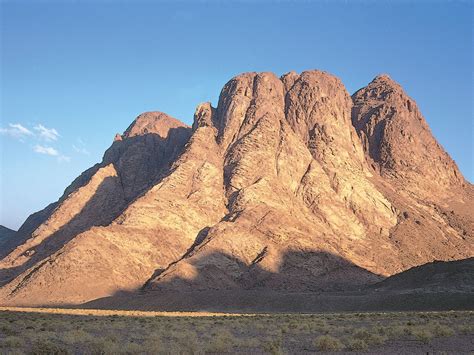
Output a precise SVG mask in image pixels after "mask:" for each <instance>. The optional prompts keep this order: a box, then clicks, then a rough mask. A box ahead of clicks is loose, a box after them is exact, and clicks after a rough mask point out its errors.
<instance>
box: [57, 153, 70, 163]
mask: <svg viewBox="0 0 474 355" xmlns="http://www.w3.org/2000/svg"><path fill="white" fill-rule="evenodd" d="M70 161H71V157H68V156H65V155H62V154H61V155H60V156H58V162H60V163H62V162H66V163H69V162H70Z"/></svg>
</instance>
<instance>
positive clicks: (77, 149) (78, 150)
mask: <svg viewBox="0 0 474 355" xmlns="http://www.w3.org/2000/svg"><path fill="white" fill-rule="evenodd" d="M72 149H74V150H75V151H76V152H78V153H81V154H85V155H89V154H90V152H89V151H88V150H87V149H86V148H84V147H78V146H76V145H74V144H73V145H72Z"/></svg>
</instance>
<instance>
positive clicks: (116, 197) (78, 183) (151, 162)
mask: <svg viewBox="0 0 474 355" xmlns="http://www.w3.org/2000/svg"><path fill="white" fill-rule="evenodd" d="M189 134H190V129H189V128H187V127H186V126H185V125H183V124H182V123H180V122H179V121H177V120H175V119H173V118H171V117H169V116H167V115H165V114H162V113H159V112H152V113H145V114H143V115H140V116H139V117H137V119H136V120H135V121H134V122H133V123H132V124H131V126H130V127H129V128H128V129H127V131H126V132H125V133H124V135H123V137H122V136H119V137H120V138H119V139H117V138H116V140H115V141H114V143H113V144H112V146H111V147H110V148H109V149H108V150H107V151H106V152H105V154H104V158H103V160H102V162H101V163H100V164H96V165H95V166H93V167H92V168H90V169H88V170H86V171H85V172H84V173H82V174H81V175H80V176H79V177H78V178H77V179H76V180H74V182H73V183H72V184H71V185H70V186H69V187H68V188H67V189H66V190H65V192H64V194H63V196H62V197H61V198H60V199H59V201H58V202H56V203H54V204H51V205H49V206H48V207H46V208H45V209H44V210H43V211H41V212H38V213H36V214H34V215H33V216H32V217H30V218H28V219H27V220H26V221H25V223H24V224H23V226H22V227H21V228H20V229H19V231H18V233H17V235H18V236H17V238H16V239H18V244H17V246H16V248H15V249H14V250H12V251H11V252H10V253H9V255H8V256H7V257H5V258H4V259H3V260H2V261H1V262H0V270H1V272H0V277H1V278H0V280H2V282H3V283H5V282H8V281H9V280H11V279H12V278H14V277H16V276H17V275H19V274H20V273H21V272H23V271H25V270H27V269H28V268H30V267H32V266H33V265H35V264H36V263H38V262H43V259H44V258H47V257H49V256H50V255H51V254H53V253H54V252H56V251H57V250H59V249H61V248H62V247H63V246H64V245H65V244H66V243H68V242H69V241H70V240H71V239H73V238H74V237H75V236H77V235H78V234H80V233H81V232H84V231H87V230H89V229H90V228H92V227H93V226H101V225H107V224H109V223H110V222H111V221H112V220H113V219H115V218H116V217H117V216H118V215H119V214H120V213H121V212H123V210H124V208H125V207H126V206H127V204H128V203H129V202H131V201H132V200H133V199H134V198H135V197H136V196H138V195H139V194H141V193H142V192H143V191H145V190H146V189H147V188H148V187H149V186H151V185H152V184H153V183H154V181H155V180H156V179H158V178H159V177H160V174H163V175H164V174H166V172H167V171H168V170H169V168H170V164H171V162H172V161H173V160H174V159H175V158H176V156H177V155H178V154H179V152H180V150H182V148H183V146H184V144H185V143H186V141H187V140H188V138H189ZM137 172H139V173H137ZM14 247H15V246H14Z"/></svg>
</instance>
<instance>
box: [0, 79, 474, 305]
mask: <svg viewBox="0 0 474 355" xmlns="http://www.w3.org/2000/svg"><path fill="white" fill-rule="evenodd" d="M374 83H375V84H374ZM397 85H398V84H396V83H394V82H393V81H391V80H390V81H388V79H383V80H381V79H380V78H378V79H375V80H374V81H373V82H372V83H371V84H369V86H368V87H367V88H365V89H362V90H361V91H359V92H358V93H357V94H355V95H354V97H353V98H351V97H350V96H349V94H348V93H347V91H346V90H345V88H344V86H343V84H342V83H341V81H340V80H339V79H337V78H335V77H334V76H332V75H330V74H328V73H325V72H321V71H307V72H303V73H301V74H300V75H298V74H296V73H288V74H286V75H284V76H283V77H282V78H278V77H276V76H275V75H274V74H272V73H244V74H241V75H238V76H237V77H235V78H233V79H232V80H230V81H229V82H228V83H227V84H226V85H225V86H224V88H223V89H222V92H221V94H220V97H219V103H218V106H217V108H213V107H212V106H211V105H210V104H209V103H205V104H201V105H199V106H198V108H197V110H196V113H195V117H194V123H193V127H192V133H191V130H190V129H189V128H187V127H185V126H184V125H183V124H181V123H179V122H178V121H176V120H174V119H171V118H169V117H168V116H166V115H164V114H161V113H146V114H143V115H141V116H139V117H138V118H137V120H136V121H135V122H134V123H133V124H132V125H131V126H130V127H129V128H128V129H127V130H126V132H125V133H124V135H122V136H117V137H116V140H115V142H114V143H113V145H112V147H111V148H109V150H108V151H107V152H106V153H105V155H104V159H103V162H102V163H101V164H98V165H97V166H95V167H93V168H91V169H90V170H88V171H86V172H85V173H84V174H83V175H82V176H81V177H79V178H78V179H77V180H76V181H75V182H74V183H73V184H72V186H71V187H70V188H68V189H67V190H66V192H65V196H64V197H63V198H61V199H60V200H59V201H58V202H57V203H56V204H54V205H52V206H51V207H48V209H47V211H46V212H43V213H42V214H39V215H37V216H34V217H32V218H31V219H30V221H29V222H28V223H29V225H27V226H25V227H24V228H23V230H27V231H30V230H33V232H32V237H31V238H29V239H28V240H27V241H26V242H25V243H23V244H22V245H19V246H18V247H17V248H16V249H15V250H14V251H13V252H11V253H10V254H9V255H8V256H7V257H6V258H4V259H3V260H2V261H1V263H0V268H1V269H2V270H3V278H4V284H5V285H4V286H3V287H2V288H1V289H0V299H1V300H2V303H4V304H25V305H26V304H59V303H82V302H86V301H89V300H92V299H95V298H99V297H105V296H110V295H113V294H114V293H116V292H118V291H122V290H136V289H139V288H143V289H144V290H145V291H152V290H153V291H163V290H166V291H176V292H182V291H186V290H193V291H195V290H234V291H244V290H273V291H291V292H301V291H329V290H350V289H358V288H360V287H362V286H364V285H367V284H373V283H376V282H378V281H380V280H381V279H383V278H384V277H386V276H389V275H393V274H395V273H398V272H400V271H403V270H406V269H408V268H410V267H413V266H416V265H420V264H423V263H426V262H430V261H432V260H435V259H442V260H454V259H462V258H467V257H470V256H472V255H474V250H473V249H474V243H473V230H472V223H473V218H472V216H471V215H469V213H466V211H467V210H468V208H471V207H474V206H472V202H471V201H472V199H470V196H471V195H470V194H471V193H472V191H473V190H472V186H471V185H470V184H469V183H467V182H465V181H464V179H463V178H462V175H461V174H460V173H459V171H458V170H455V169H457V168H456V167H455V165H453V164H454V163H452V161H450V160H449V157H448V156H447V155H446V153H444V151H442V149H441V148H440V147H439V146H438V145H437V143H436V141H435V140H434V138H433V137H432V136H431V133H430V132H429V130H428V129H427V126H426V123H423V122H424V121H422V120H421V119H420V117H421V115H419V113H418V111H417V110H415V109H414V107H415V106H414V103H413V104H410V109H408V107H406V110H407V111H406V112H405V111H403V110H405V109H402V107H401V106H400V105H405V106H406V105H408V104H406V100H405V98H404V96H403V95H405V94H404V93H403V92H402V91H401V88H399V86H397ZM385 92H387V94H386V93H385ZM392 92H396V97H397V99H396V100H395V99H394V98H393V97H392V94H391V93H392ZM400 95H401V97H402V99H401V101H400V100H398V97H400ZM353 102H354V103H355V106H354V104H353ZM380 105H381V106H383V109H381V111H377V112H378V113H377V115H375V116H371V115H369V114H368V113H367V112H369V111H371V110H372V107H379V106H380ZM405 106H404V107H405ZM389 108H390V109H389ZM410 110H411V111H410ZM392 111H393V112H404V114H403V115H400V116H397V115H396V114H393V115H392V114H391V112H392ZM407 112H408V113H407ZM412 113H413V115H414V116H413V117H412V116H410V114H412ZM413 119H416V120H418V121H419V122H421V123H416V124H415V123H413V124H406V125H405V126H404V130H403V132H401V131H400V130H398V131H396V130H394V128H387V132H386V133H384V134H381V133H373V131H374V129H373V128H369V127H372V125H377V123H374V122H382V121H384V122H386V123H384V125H385V126H387V127H390V125H394V127H399V126H397V125H403V122H405V121H410V120H413ZM392 121H393V122H394V123H391V122H392ZM397 122H399V123H397ZM377 127H379V126H377ZM420 127H421V128H420ZM420 129H424V131H423V132H424V133H423V134H418V133H419V130H420ZM365 132H367V133H365ZM377 132H378V131H377ZM400 135H401V136H402V137H403V136H404V135H406V136H408V137H410V136H411V137H419V139H422V140H424V141H426V143H423V142H421V143H419V142H417V141H416V140H415V139H414V138H413V139H412V140H410V139H408V140H407V141H406V142H405V141H402V140H401V138H400V137H399V136H400ZM377 137H379V138H377ZM433 142H434V143H433ZM433 144H434V145H433ZM425 145H427V147H428V148H426V149H425ZM374 147H375V148H374ZM433 147H438V148H439V149H438V151H435V152H436V154H438V157H436V158H434V160H433V161H431V162H429V163H426V164H428V165H426V169H437V170H443V169H445V170H446V171H444V170H443V173H444V178H441V177H439V179H438V180H433V181H430V180H426V179H425V178H424V176H423V174H422V173H421V172H417V165H416V164H418V162H419V161H420V160H422V159H425V158H426V155H427V154H428V155H429V150H430V149H434V148H433ZM377 149H378V150H377ZM405 150H407V151H408V152H410V154H409V156H407V157H405V156H404V155H403V154H405V153H404V152H405ZM378 151H380V152H383V153H380V154H379V153H371V152H378ZM443 154H444V155H443ZM408 158H410V159H408ZM440 159H445V160H444V161H443V162H441V163H438V160H440ZM400 160H403V164H401V165H397V164H398V163H396V162H399V161H400ZM392 161H393V162H392ZM450 162H451V163H450ZM373 167H375V169H374V168H373ZM453 169H454V170H453ZM404 179H406V180H407V181H408V180H409V183H407V184H404V183H403V182H404ZM451 180H452V181H451ZM106 181H107V183H105V182H106ZM440 186H444V187H445V188H446V189H447V190H449V191H448V192H447V193H446V195H443V196H442V198H433V199H428V198H425V196H427V195H428V194H429V193H431V194H434V193H435V191H436V189H438V188H439V187H440ZM101 187H103V188H104V191H103V192H100V193H97V191H98V190H99V188H101ZM91 200H95V201H97V202H94V203H92V204H91V203H90V202H89V201H91ZM85 201H87V203H86V204H87V205H88V206H86V205H84V202H85ZM81 203H82V205H81ZM89 206H90V208H89ZM156 294H157V295H158V296H157V297H159V293H156Z"/></svg>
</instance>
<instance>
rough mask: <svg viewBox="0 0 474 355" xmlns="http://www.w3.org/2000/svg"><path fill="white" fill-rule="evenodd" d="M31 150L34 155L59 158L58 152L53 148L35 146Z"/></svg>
mask: <svg viewBox="0 0 474 355" xmlns="http://www.w3.org/2000/svg"><path fill="white" fill-rule="evenodd" d="M33 150H34V151H35V152H36V153H40V154H46V155H51V156H53V157H57V156H59V152H58V151H57V150H56V149H54V148H53V147H45V146H42V145H39V144H37V145H35V146H34V147H33Z"/></svg>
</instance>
